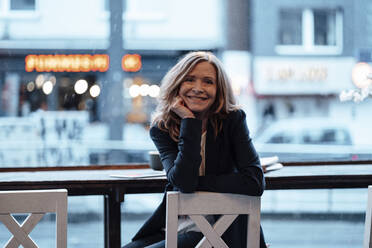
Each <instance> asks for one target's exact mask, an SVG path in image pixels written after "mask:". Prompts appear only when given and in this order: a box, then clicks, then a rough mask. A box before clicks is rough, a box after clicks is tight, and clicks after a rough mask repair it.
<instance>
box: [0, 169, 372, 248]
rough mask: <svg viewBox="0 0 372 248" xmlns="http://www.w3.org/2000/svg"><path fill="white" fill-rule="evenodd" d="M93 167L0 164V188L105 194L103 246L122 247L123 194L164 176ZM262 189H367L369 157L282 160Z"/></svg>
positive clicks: (160, 182)
mask: <svg viewBox="0 0 372 248" xmlns="http://www.w3.org/2000/svg"><path fill="white" fill-rule="evenodd" d="M123 167H124V166H100V167H98V166H92V167H90V168H89V167H69V168H67V167H57V168H54V167H53V168H37V169H35V168H24V169H19V171H11V170H10V169H9V170H7V169H6V168H2V169H0V190H24V189H57V188H64V189H67V190H68V194H69V195H71V196H73V195H103V196H104V199H105V200H104V204H105V207H104V220H105V247H111V248H112V247H121V237H120V233H121V228H120V223H121V219H120V217H121V213H120V204H121V202H122V201H123V200H124V195H125V194H136V193H159V192H163V191H164V186H165V184H166V178H165V177H158V178H144V179H127V178H115V177H111V176H110V175H113V174H125V173H128V172H133V173H141V172H143V171H150V170H151V169H133V168H146V167H148V165H142V166H129V167H124V168H132V169H124V168H123ZM266 183H267V185H266V189H268V190H276V189H326V188H367V187H368V185H372V162H371V163H368V164H345V163H344V164H341V165H337V164H336V165H302V166H295V164H288V165H285V166H284V168H283V169H281V170H278V171H272V172H269V173H267V174H266Z"/></svg>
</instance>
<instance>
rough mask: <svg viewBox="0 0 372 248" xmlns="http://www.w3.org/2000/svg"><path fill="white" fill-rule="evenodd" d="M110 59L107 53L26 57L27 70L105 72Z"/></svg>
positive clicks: (31, 55) (32, 55)
mask: <svg viewBox="0 0 372 248" xmlns="http://www.w3.org/2000/svg"><path fill="white" fill-rule="evenodd" d="M109 63H110V59H109V56H108V55H106V54H95V55H89V54H70V55H64V54H57V55H50V54H48V55H35V54H30V55H27V56H26V58H25V70H26V71H27V72H32V71H37V72H50V71H53V72H89V71H100V72H105V71H107V70H108V68H109Z"/></svg>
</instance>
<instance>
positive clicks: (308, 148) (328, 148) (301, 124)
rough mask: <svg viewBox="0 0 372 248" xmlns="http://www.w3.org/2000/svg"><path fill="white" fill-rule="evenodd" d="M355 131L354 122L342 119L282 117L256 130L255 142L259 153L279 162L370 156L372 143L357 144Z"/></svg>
mask: <svg viewBox="0 0 372 248" xmlns="http://www.w3.org/2000/svg"><path fill="white" fill-rule="evenodd" d="M357 132H358V127H357V126H356V125H355V123H352V122H347V121H343V120H334V119H330V118H292V119H282V120H279V121H276V122H274V123H273V124H272V125H270V126H268V127H267V128H266V129H265V130H263V131H262V132H260V133H258V134H257V135H256V136H255V137H254V144H255V147H256V149H257V151H258V153H259V154H260V155H261V156H273V155H277V156H279V158H280V160H281V161H306V160H313V161H316V160H341V159H346V160H357V159H372V145H367V144H360V143H358V142H357V140H358V139H357V135H358V133H357ZM370 141H371V143H372V138H371V139H370Z"/></svg>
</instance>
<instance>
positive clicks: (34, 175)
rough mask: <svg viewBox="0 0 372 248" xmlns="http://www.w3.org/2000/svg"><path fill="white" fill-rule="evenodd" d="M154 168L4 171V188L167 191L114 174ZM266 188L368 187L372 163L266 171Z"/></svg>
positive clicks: (157, 182) (160, 181)
mask: <svg viewBox="0 0 372 248" xmlns="http://www.w3.org/2000/svg"><path fill="white" fill-rule="evenodd" d="M151 171H152V170H151V169H115V170H110V169H107V170H106V169H100V170H96V169H93V170H87V169H84V170H52V171H34V172H32V171H27V172H23V171H18V172H0V190H9V189H13V190H14V189H45V188H67V189H68V190H69V194H70V195H92V194H93V195H94V194H107V193H110V192H112V190H113V189H114V188H120V189H121V190H122V193H155V192H163V189H164V185H165V184H166V178H165V177H157V178H140V179H132V178H117V177H112V176H111V175H114V174H119V175H120V174H122V175H124V174H128V173H129V174H133V173H136V174H137V173H138V174H141V173H144V172H145V173H148V172H151ZM265 176H266V189H271V190H272V189H316V188H366V187H367V186H368V185H372V164H360V165H356V164H343V165H302V166H293V165H292V166H284V168H282V169H280V170H277V171H271V172H268V173H267V174H265Z"/></svg>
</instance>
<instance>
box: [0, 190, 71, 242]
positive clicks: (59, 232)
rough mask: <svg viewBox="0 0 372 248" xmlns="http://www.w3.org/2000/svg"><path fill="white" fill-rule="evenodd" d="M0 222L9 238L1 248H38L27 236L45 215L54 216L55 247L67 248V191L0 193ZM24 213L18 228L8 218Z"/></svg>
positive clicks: (15, 222) (12, 220) (17, 224)
mask: <svg viewBox="0 0 372 248" xmlns="http://www.w3.org/2000/svg"><path fill="white" fill-rule="evenodd" d="M0 203H1V204H0V222H3V223H4V225H5V227H6V228H7V229H8V230H9V231H10V232H11V233H12V234H13V236H12V237H11V238H10V239H9V240H8V242H7V243H6V245H5V247H6V248H11V247H19V246H21V245H22V246H23V247H25V248H29V247H30V248H34V247H38V246H37V245H36V244H35V242H34V241H33V240H32V239H31V237H30V236H29V234H30V233H31V231H32V229H33V228H34V227H35V226H36V225H37V223H38V222H39V221H40V220H41V219H42V217H43V216H44V214H45V213H56V247H57V248H66V247H67V190H65V189H56V190H22V191H0ZM17 213H27V214H29V215H28V217H27V218H26V219H25V220H24V222H23V223H22V224H21V225H20V224H19V223H18V222H17V221H16V220H15V219H14V217H13V216H12V214H17Z"/></svg>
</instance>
